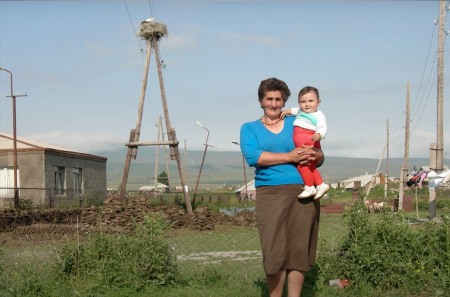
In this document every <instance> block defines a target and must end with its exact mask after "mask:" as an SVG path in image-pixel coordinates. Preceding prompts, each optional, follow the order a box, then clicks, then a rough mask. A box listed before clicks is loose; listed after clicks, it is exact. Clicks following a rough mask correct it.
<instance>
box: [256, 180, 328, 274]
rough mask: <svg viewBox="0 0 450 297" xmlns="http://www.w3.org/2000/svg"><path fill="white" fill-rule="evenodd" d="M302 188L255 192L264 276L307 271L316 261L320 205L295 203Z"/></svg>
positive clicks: (263, 188) (310, 200)
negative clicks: (288, 271)
mask: <svg viewBox="0 0 450 297" xmlns="http://www.w3.org/2000/svg"><path fill="white" fill-rule="evenodd" d="M302 190H303V185H300V184H296V185H280V186H261V187H257V188H256V221H257V223H258V231H259V238H260V241H261V249H262V254H263V263H264V270H265V272H266V274H267V275H273V274H277V273H278V272H280V271H283V270H291V269H292V270H300V271H310V270H311V266H313V265H314V263H315V261H316V250H317V236H318V232H319V217H320V202H319V201H314V200H313V198H312V197H311V198H307V199H297V196H298V194H300V193H301V192H302Z"/></svg>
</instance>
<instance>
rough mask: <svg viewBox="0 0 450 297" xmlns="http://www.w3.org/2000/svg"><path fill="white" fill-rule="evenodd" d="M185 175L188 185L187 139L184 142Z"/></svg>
mask: <svg viewBox="0 0 450 297" xmlns="http://www.w3.org/2000/svg"><path fill="white" fill-rule="evenodd" d="M184 173H185V174H186V184H187V158H186V139H185V140H184Z"/></svg>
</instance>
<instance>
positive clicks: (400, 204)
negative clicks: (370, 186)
mask: <svg viewBox="0 0 450 297" xmlns="http://www.w3.org/2000/svg"><path fill="white" fill-rule="evenodd" d="M409 90H410V83H409V82H408V83H406V120H405V155H404V158H403V167H402V170H401V174H402V176H403V178H401V179H400V181H401V182H402V183H403V185H402V186H401V187H400V191H399V195H398V208H399V209H403V196H404V190H405V183H406V180H407V178H406V175H407V174H408V158H409V122H410V120H409V94H410V92H409Z"/></svg>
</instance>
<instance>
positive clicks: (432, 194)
mask: <svg viewBox="0 0 450 297" xmlns="http://www.w3.org/2000/svg"><path fill="white" fill-rule="evenodd" d="M436 146H437V145H436V143H431V144H430V170H436ZM429 197H430V201H429V205H428V210H429V212H430V220H433V219H434V218H435V217H436V189H433V190H431V191H430V192H429Z"/></svg>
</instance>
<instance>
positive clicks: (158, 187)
mask: <svg viewBox="0 0 450 297" xmlns="http://www.w3.org/2000/svg"><path fill="white" fill-rule="evenodd" d="M154 189H155V185H153V186H142V187H140V188H139V189H138V192H139V193H140V194H148V193H153V192H154ZM156 191H157V192H161V193H169V187H168V186H166V185H165V184H161V183H158V184H157V185H156Z"/></svg>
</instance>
